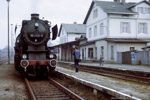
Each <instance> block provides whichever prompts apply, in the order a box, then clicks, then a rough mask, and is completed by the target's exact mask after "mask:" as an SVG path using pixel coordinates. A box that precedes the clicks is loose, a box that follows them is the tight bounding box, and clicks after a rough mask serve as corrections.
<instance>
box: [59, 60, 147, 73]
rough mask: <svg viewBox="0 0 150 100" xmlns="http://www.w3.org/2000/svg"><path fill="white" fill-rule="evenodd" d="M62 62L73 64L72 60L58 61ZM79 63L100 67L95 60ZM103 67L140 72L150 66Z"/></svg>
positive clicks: (118, 65) (145, 70) (111, 65)
mask: <svg viewBox="0 0 150 100" xmlns="http://www.w3.org/2000/svg"><path fill="white" fill-rule="evenodd" d="M58 62H62V63H69V64H74V62H66V61H58ZM79 64H80V65H84V66H85V65H87V66H94V67H100V65H99V63H97V62H80V63H79ZM103 67H105V68H114V69H122V70H133V71H141V72H150V66H144V65H127V64H104V66H103Z"/></svg>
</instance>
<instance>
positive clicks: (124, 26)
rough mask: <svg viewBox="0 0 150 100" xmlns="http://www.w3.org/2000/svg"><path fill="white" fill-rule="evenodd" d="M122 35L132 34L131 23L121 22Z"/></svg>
mask: <svg viewBox="0 0 150 100" xmlns="http://www.w3.org/2000/svg"><path fill="white" fill-rule="evenodd" d="M120 27H121V29H120V30H121V33H130V23H129V22H121V26H120Z"/></svg>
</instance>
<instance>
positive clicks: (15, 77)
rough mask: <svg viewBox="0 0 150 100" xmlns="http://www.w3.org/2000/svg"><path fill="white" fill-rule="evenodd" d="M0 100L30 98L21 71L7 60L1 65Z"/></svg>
mask: <svg viewBox="0 0 150 100" xmlns="http://www.w3.org/2000/svg"><path fill="white" fill-rule="evenodd" d="M0 100H30V99H29V95H28V93H27V90H26V88H25V84H24V80H23V78H22V77H21V75H20V73H18V72H17V71H16V70H15V69H14V65H13V64H10V65H8V64H7V62H6V63H4V64H2V65H0Z"/></svg>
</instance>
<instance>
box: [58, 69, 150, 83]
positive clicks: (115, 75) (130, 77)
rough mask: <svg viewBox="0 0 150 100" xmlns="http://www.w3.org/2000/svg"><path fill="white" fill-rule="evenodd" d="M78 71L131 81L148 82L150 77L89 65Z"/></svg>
mask: <svg viewBox="0 0 150 100" xmlns="http://www.w3.org/2000/svg"><path fill="white" fill-rule="evenodd" d="M61 67H64V68H69V69H74V68H73V67H69V66H67V67H66V66H61ZM80 71H84V72H89V73H93V74H96V75H102V76H107V77H112V78H118V79H123V80H128V81H133V82H140V83H144V84H150V78H146V77H140V76H135V75H129V74H123V73H116V72H110V71H106V70H105V71H104V70H100V69H98V68H95V67H90V68H88V67H80Z"/></svg>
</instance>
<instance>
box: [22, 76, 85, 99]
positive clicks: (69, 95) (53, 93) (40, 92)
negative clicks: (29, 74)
mask: <svg viewBox="0 0 150 100" xmlns="http://www.w3.org/2000/svg"><path fill="white" fill-rule="evenodd" d="M24 79H25V82H26V85H27V88H28V91H29V94H30V97H31V99H32V100H40V99H41V100H43V99H52V100H53V99H55V100H84V99H83V98H82V97H80V96H78V95H77V94H75V93H73V92H72V91H71V90H69V89H67V88H65V87H64V86H63V85H61V84H60V83H58V82H56V81H55V80H53V79H51V78H49V77H48V79H46V80H41V81H40V80H28V79H27V78H24ZM40 83H41V84H40ZM43 84H44V85H43ZM47 90H49V91H47Z"/></svg>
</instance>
